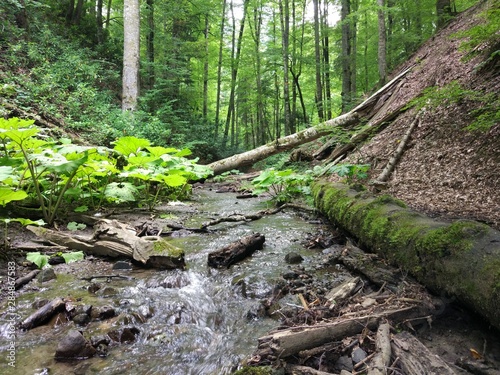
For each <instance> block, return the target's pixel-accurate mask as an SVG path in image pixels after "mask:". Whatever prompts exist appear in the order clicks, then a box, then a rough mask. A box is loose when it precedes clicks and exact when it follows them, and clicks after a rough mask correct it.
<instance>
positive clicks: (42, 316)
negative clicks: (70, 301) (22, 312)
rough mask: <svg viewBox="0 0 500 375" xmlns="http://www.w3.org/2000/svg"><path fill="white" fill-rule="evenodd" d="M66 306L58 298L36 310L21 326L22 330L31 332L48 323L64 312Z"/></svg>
mask: <svg viewBox="0 0 500 375" xmlns="http://www.w3.org/2000/svg"><path fill="white" fill-rule="evenodd" d="M65 306H66V302H65V301H64V300H63V299H62V298H56V299H54V300H52V301H50V302H48V303H47V304H45V305H43V306H42V307H41V308H39V309H38V310H36V311H35V312H34V313H33V314H31V315H30V316H28V317H27V318H26V319H24V320H23V322H22V323H21V325H20V328H21V329H25V330H29V329H32V328H35V327H38V326H40V325H42V324H45V323H46V322H48V321H49V320H50V319H51V318H52V317H53V316H54V315H55V314H57V313H58V312H59V311H62V310H63V309H64V307H65Z"/></svg>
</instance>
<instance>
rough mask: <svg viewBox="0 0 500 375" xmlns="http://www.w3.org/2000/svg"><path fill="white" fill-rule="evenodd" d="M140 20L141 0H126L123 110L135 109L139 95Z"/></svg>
mask: <svg viewBox="0 0 500 375" xmlns="http://www.w3.org/2000/svg"><path fill="white" fill-rule="evenodd" d="M139 20H140V14H139V0H125V3H124V8H123V25H124V43H123V88H122V90H123V95H122V110H123V111H135V109H136V107H137V98H138V96H139V39H140V30H139Z"/></svg>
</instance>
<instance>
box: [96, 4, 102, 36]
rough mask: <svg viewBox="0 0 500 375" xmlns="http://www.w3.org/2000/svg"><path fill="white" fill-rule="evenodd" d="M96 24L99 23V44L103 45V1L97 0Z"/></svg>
mask: <svg viewBox="0 0 500 375" xmlns="http://www.w3.org/2000/svg"><path fill="white" fill-rule="evenodd" d="M96 23H97V44H102V42H103V40H102V38H103V33H102V27H103V21H102V0H97V10H96Z"/></svg>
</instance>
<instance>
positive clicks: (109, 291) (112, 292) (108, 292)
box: [97, 286, 118, 297]
mask: <svg viewBox="0 0 500 375" xmlns="http://www.w3.org/2000/svg"><path fill="white" fill-rule="evenodd" d="M117 294H118V291H117V290H116V289H115V288H112V287H110V286H107V287H105V288H104V289H100V290H99V292H98V293H97V295H99V296H101V297H113V296H116V295H117Z"/></svg>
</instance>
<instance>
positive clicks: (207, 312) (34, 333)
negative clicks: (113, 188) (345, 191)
mask: <svg viewBox="0 0 500 375" xmlns="http://www.w3.org/2000/svg"><path fill="white" fill-rule="evenodd" d="M268 205H269V203H268V202H266V201H265V200H264V199H262V198H253V199H236V195H235V194H232V193H224V194H217V193H215V192H214V191H211V190H209V189H196V190H195V192H194V196H193V201H192V202H190V203H188V204H187V205H184V204H179V206H165V209H164V210H163V212H159V213H158V215H160V214H163V215H164V216H163V217H169V218H170V219H173V220H182V222H183V225H184V226H186V227H196V226H200V225H201V223H202V222H207V221H209V220H211V219H213V218H216V217H219V216H221V215H222V216H227V215H228V214H231V213H239V214H249V213H255V212H257V211H260V210H263V209H266V208H268ZM165 215H167V216H165ZM181 217H182V218H181ZM116 219H118V220H122V221H124V220H123V218H122V217H116ZM136 219H137V218H136ZM311 219H312V218H310V217H306V218H303V217H300V216H299V215H298V214H297V213H296V212H293V211H289V210H283V211H281V212H279V213H277V214H274V215H269V216H265V217H263V218H262V219H260V220H256V221H251V222H237V223H222V224H218V225H217V226H215V227H212V228H211V229H212V231H211V232H210V233H208V234H205V233H201V234H194V233H184V234H183V233H182V231H181V232H180V233H177V236H176V238H172V239H171V241H172V243H173V244H175V245H176V246H178V247H180V248H182V249H183V250H184V251H185V258H186V265H187V269H186V270H165V271H158V270H154V269H143V268H140V267H135V266H134V267H133V269H132V270H129V271H120V272H119V273H120V274H121V275H124V276H127V277H128V278H127V279H120V278H113V279H109V280H105V279H94V280H92V281H89V280H83V279H82V278H84V277H91V276H95V275H109V274H117V271H114V270H112V266H113V264H114V261H109V262H107V261H103V260H102V259H97V258H93V257H89V258H87V259H86V260H85V261H83V262H79V263H72V264H67V265H66V264H63V265H58V266H55V267H54V269H55V271H56V274H57V279H56V280H52V281H49V282H44V283H43V284H39V283H38V282H36V281H32V282H31V283H30V284H28V285H27V286H25V287H24V291H23V292H22V293H20V294H19V295H18V297H17V300H16V304H17V310H16V313H17V314H19V318H20V320H23V319H25V318H26V317H27V316H29V315H30V314H31V313H32V312H33V311H35V307H34V304H35V303H36V302H37V301H41V300H48V301H50V300H52V299H54V298H57V297H62V298H72V299H73V300H74V301H75V304H80V305H82V304H83V305H92V306H101V307H102V306H107V307H108V308H109V307H111V308H112V309H113V310H114V311H115V317H113V318H110V319H101V320H99V319H98V320H95V321H94V320H93V321H92V322H90V323H88V324H85V325H81V326H76V325H75V323H74V322H73V321H64V319H62V318H59V320H53V321H52V322H51V323H50V324H48V325H44V326H41V327H37V328H34V329H32V330H29V331H25V332H22V331H17V332H16V367H15V368H14V369H13V368H11V367H9V366H8V365H7V364H8V361H7V358H5V357H6V356H2V357H1V358H0V367H1V368H2V370H1V371H0V372H1V373H2V374H10V373H12V374H19V375H24V374H26V375H28V374H29V375H33V374H58V375H59V374H61V375H63V374H64V375H66V374H143V375H146V374H179V375H181V374H200V375H201V374H207V375H208V374H214V375H215V374H217V375H222V374H230V373H231V372H232V371H234V370H235V369H236V368H237V366H238V365H239V364H240V363H241V361H242V360H244V359H245V358H248V357H249V356H250V355H251V354H252V352H253V351H254V350H255V348H256V344H257V338H258V337H260V336H263V335H264V334H265V333H266V332H267V331H268V330H270V329H271V328H273V327H276V326H277V325H278V324H279V323H278V322H277V321H276V320H273V319H271V318H268V317H265V316H264V315H263V314H261V313H259V311H260V309H261V303H260V301H261V300H262V299H263V298H265V297H266V296H267V295H268V294H269V292H270V291H271V290H272V289H273V287H274V285H275V284H276V283H277V282H278V280H279V279H280V276H281V274H282V273H284V272H286V271H287V270H288V269H289V268H290V267H291V266H290V265H289V264H287V263H286V261H285V255H286V254H288V253H291V252H295V253H298V254H300V255H301V256H302V257H303V258H304V261H303V263H302V264H301V266H303V267H305V268H307V267H315V261H314V259H317V258H318V257H321V256H322V253H321V250H317V249H316V250H309V249H308V248H307V247H306V246H304V242H305V239H306V238H307V237H308V236H311V234H312V233H316V232H318V231H319V230H321V231H328V230H329V227H328V226H326V225H323V224H318V221H316V220H314V221H313V220H311ZM149 221H153V222H154V218H152V219H150V220H149ZM256 232H258V233H261V234H263V235H264V236H265V238H266V241H265V244H264V248H263V249H262V250H259V251H256V252H255V253H254V254H253V256H251V257H249V258H247V259H245V260H244V261H242V262H240V263H238V264H236V265H233V266H231V267H230V268H229V269H212V268H209V267H208V266H207V256H208V253H210V252H212V251H214V250H217V249H219V248H221V247H224V246H226V245H227V244H229V243H230V242H232V241H235V240H237V239H239V238H241V237H243V236H246V235H249V234H252V233H256ZM340 272H341V271H339V273H340ZM334 273H335V272H334ZM330 277H333V278H335V277H336V276H335V275H333V274H331V275H330ZM338 277H342V276H341V275H340V274H339V275H338ZM91 284H99V285H98V287H99V290H97V291H96V292H90V291H89V286H91ZM294 303H296V304H300V302H298V300H297V299H295V300H290V302H289V304H290V305H293V304H294ZM0 314H1V317H2V322H1V325H0V347H1V348H2V352H5V351H6V350H7V348H8V345H9V340H8V333H9V332H8V324H6V323H5V321H6V318H7V312H6V306H5V303H2V306H1V310H0ZM75 327H76V329H78V330H80V331H82V333H83V335H84V336H85V337H86V338H90V337H99V335H101V336H102V335H104V334H106V333H107V332H109V331H112V330H113V329H114V330H118V329H123V327H128V328H129V330H132V331H133V332H134V333H135V338H134V339H133V340H130V341H131V342H130V343H126V342H125V343H121V344H118V345H110V346H109V348H107V350H106V353H104V354H103V353H101V354H103V355H102V356H94V357H92V358H90V359H86V360H80V361H72V362H59V361H56V360H55V359H54V354H55V350H56V347H57V344H58V342H59V341H60V340H61V338H63V337H64V336H65V335H66V334H67V333H68V332H69V331H70V330H71V329H75Z"/></svg>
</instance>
